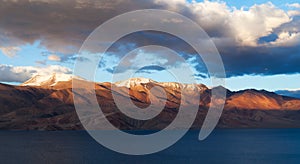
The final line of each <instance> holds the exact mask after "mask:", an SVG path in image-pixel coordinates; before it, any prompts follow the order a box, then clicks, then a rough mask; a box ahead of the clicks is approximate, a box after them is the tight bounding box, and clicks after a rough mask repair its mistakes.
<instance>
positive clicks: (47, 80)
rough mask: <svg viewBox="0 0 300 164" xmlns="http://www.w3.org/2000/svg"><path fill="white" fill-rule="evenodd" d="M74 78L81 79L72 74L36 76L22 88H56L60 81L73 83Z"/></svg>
mask: <svg viewBox="0 0 300 164" xmlns="http://www.w3.org/2000/svg"><path fill="white" fill-rule="evenodd" d="M73 78H76V79H81V78H79V77H76V76H74V75H72V74H62V73H53V74H50V75H35V76H33V77H32V78H31V79H29V80H27V81H26V82H24V83H23V84H21V86H55V85H56V84H57V83H58V82H60V81H71V80H72V79H73Z"/></svg>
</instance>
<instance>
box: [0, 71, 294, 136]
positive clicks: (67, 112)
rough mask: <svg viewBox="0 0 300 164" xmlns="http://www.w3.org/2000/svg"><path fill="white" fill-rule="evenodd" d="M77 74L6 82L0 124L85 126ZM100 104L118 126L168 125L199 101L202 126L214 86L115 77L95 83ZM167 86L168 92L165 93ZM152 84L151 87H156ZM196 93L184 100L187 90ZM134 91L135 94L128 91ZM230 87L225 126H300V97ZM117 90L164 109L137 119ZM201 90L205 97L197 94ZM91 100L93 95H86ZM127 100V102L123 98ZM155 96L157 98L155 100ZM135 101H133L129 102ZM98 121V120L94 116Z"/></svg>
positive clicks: (10, 126) (197, 123)
mask: <svg viewBox="0 0 300 164" xmlns="http://www.w3.org/2000/svg"><path fill="white" fill-rule="evenodd" d="M72 80H76V81H78V82H80V84H82V85H81V86H79V87H81V89H83V90H84V89H85V84H90V83H91V82H89V81H85V80H84V79H82V78H80V77H74V76H71V75H64V74H52V75H47V76H42V75H36V76H34V77H32V78H31V79H29V80H28V81H26V82H25V83H23V84H21V85H19V86H14V85H7V84H0V129H7V130H79V129H83V127H82V125H81V123H80V121H79V119H78V116H77V114H76V112H75V108H74V100H73V92H72ZM93 84H94V85H95V92H96V96H97V100H98V103H99V106H100V107H101V109H102V111H103V112H104V113H105V115H106V117H107V119H108V120H109V121H110V122H111V123H112V124H113V125H114V126H115V127H117V128H119V129H124V130H130V129H150V130H152V129H153V130H158V129H163V128H164V127H166V126H167V125H169V124H170V123H171V122H172V121H173V119H174V118H175V117H176V114H177V112H178V110H179V106H187V107H188V106H189V105H198V106H199V110H198V113H197V116H196V120H195V122H194V124H193V126H192V128H194V129H198V128H201V125H202V123H203V120H204V118H205V116H206V114H207V111H208V108H209V106H210V105H211V89H210V88H208V87H207V86H205V85H203V84H197V85H194V84H180V83H176V82H156V81H154V80H151V79H146V78H131V79H128V80H125V81H120V82H115V83H110V82H103V83H93ZM154 86H158V87H160V88H162V89H163V90H164V91H165V93H166V97H165V98H164V97H161V96H159V94H154V93H153V92H155V93H159V92H160V91H159V90H154V91H153V90H151V88H153V87H154ZM150 90H151V92H150ZM182 90H185V91H187V92H186V93H187V94H189V96H190V97H191V98H190V99H187V100H184V101H182V102H181V94H180V93H181V91H182ZM128 91H129V95H128V94H127V93H128ZM226 91H227V98H226V101H225V102H226V103H225V108H224V110H223V113H222V116H221V119H220V121H219V123H218V125H217V127H219V128H293V127H300V99H297V98H292V97H287V96H282V95H278V94H276V93H273V92H268V91H265V90H254V89H248V90H242V91H237V92H232V91H230V90H226ZM112 92H114V93H117V95H118V96H119V98H120V101H121V103H122V104H124V107H125V108H126V107H127V103H126V101H128V100H131V101H132V102H133V103H134V104H135V105H136V106H138V107H140V108H146V107H148V106H149V105H150V104H151V102H152V103H154V102H155V103H158V104H159V103H161V102H165V105H164V109H163V110H162V111H161V113H159V114H158V115H157V116H155V117H154V118H153V119H149V120H137V119H133V118H130V117H128V116H126V115H125V114H123V113H122V112H121V111H120V110H119V109H118V108H117V106H116V104H115V102H114V99H113V96H112ZM195 93H200V95H201V97H200V101H199V100H197V99H193V95H195ZM82 101H88V100H84V99H83V100H82ZM123 101H124V102H123ZM150 101H151V102H150ZM128 107H129V106H128ZM91 121H92V120H91Z"/></svg>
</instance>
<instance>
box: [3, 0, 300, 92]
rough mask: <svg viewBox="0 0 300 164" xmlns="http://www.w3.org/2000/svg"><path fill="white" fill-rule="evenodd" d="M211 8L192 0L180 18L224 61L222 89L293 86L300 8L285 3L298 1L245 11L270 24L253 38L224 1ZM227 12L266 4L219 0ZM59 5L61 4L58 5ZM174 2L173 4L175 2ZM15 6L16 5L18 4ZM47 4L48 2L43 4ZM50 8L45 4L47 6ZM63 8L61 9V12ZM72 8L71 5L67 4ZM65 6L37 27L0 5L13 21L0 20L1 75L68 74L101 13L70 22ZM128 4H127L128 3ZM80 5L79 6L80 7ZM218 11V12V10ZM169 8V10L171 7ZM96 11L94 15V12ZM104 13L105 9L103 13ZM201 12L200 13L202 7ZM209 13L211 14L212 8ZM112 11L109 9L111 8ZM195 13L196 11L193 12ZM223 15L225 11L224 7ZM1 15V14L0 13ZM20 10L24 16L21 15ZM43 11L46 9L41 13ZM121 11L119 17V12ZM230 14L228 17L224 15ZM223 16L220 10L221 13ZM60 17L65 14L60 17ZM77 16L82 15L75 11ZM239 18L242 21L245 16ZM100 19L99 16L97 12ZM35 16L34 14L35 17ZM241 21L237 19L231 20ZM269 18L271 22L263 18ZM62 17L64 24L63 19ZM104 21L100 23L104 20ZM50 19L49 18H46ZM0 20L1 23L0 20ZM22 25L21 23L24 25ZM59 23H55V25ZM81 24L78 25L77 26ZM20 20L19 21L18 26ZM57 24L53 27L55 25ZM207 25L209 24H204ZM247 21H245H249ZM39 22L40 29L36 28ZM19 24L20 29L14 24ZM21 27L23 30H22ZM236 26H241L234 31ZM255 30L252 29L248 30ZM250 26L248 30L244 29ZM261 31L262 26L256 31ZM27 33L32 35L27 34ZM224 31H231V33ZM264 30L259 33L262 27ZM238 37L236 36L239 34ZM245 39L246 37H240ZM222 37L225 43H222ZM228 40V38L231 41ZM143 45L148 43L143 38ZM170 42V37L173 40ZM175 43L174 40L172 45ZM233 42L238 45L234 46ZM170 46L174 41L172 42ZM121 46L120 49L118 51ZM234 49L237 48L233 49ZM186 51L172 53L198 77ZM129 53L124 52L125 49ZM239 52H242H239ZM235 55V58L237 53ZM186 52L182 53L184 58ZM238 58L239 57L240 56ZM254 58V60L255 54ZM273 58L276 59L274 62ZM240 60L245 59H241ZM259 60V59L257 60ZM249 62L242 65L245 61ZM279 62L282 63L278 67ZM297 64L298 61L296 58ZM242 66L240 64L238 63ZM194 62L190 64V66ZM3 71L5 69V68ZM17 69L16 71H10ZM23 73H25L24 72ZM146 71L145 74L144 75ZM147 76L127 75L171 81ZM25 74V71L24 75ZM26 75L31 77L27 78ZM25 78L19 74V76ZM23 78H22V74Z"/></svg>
mask: <svg viewBox="0 0 300 164" xmlns="http://www.w3.org/2000/svg"><path fill="white" fill-rule="evenodd" d="M214 2H215V3H216V4H213V3H204V2H203V1H197V2H196V3H199V4H198V6H197V7H195V6H193V7H194V8H193V7H192V6H190V5H186V4H185V6H184V8H185V10H190V11H189V12H190V13H192V14H188V15H186V16H190V15H192V16H191V17H197V18H198V17H199V19H196V21H199V22H197V23H199V24H200V25H204V27H203V28H204V30H206V31H207V33H208V35H210V36H213V41H214V42H215V43H216V46H217V48H218V49H219V51H220V53H221V56H222V58H223V59H224V66H225V69H226V71H227V72H226V73H228V78H227V80H226V81H227V82H226V83H227V85H226V87H227V88H229V89H231V90H240V89H246V88H255V89H266V90H270V91H275V90H280V89H298V88H300V86H299V80H300V76H299V73H300V71H299V69H298V68H297V61H298V60H299V59H300V50H299V48H297V47H299V45H300V44H299V43H300V42H298V41H299V39H298V38H297V37H298V34H300V33H299V32H300V31H299V28H297V27H299V26H300V24H298V23H299V22H300V21H298V20H299V16H298V15H295V14H292V13H296V14H297V11H300V8H297V7H289V6H288V5H287V4H293V3H298V2H297V1H296V0H289V1H271V3H272V4H273V5H275V7H276V8H277V9H276V12H275V9H272V6H268V5H266V6H260V7H259V9H257V10H253V11H251V12H257V13H255V14H258V16H257V19H259V18H260V15H259V14H265V15H262V16H261V17H265V18H266V19H264V20H262V21H273V20H274V22H275V24H274V23H272V22H271V23H269V24H270V28H268V29H266V32H261V30H260V29H259V28H258V31H257V33H260V32H261V34H257V33H256V32H255V31H254V32H252V33H251V31H250V32H248V33H247V27H245V26H242V25H243V24H244V23H248V22H241V23H239V22H238V19H232V18H227V17H229V16H228V15H226V14H224V12H222V11H220V10H223V8H222V6H219V5H218V4H222V2H224V1H214ZM225 2H226V4H227V7H228V8H232V7H236V8H237V9H238V10H239V9H241V8H242V7H243V8H245V10H248V9H249V8H251V7H253V5H254V4H258V5H260V4H266V3H268V2H270V1H265V0H256V1H250V0H247V1H235V0H228V1H225ZM6 3H7V5H8V6H9V5H10V3H11V4H13V3H15V2H13V1H11V2H10V1H8V2H6ZM22 3H24V4H22V5H23V6H24V5H30V4H25V2H22ZM27 3H34V2H27ZM62 3H63V2H62ZM147 3H149V5H153V3H154V2H152V1H149V2H147ZM178 3H179V2H178ZM187 3H188V2H187ZM134 4H135V5H133V6H135V7H136V9H139V8H140V6H142V5H145V6H146V5H148V4H141V3H134ZM22 5H20V6H22ZM31 5H37V7H39V8H42V7H44V6H38V5H43V4H42V3H41V4H31ZM48 5H49V4H48ZM50 5H51V3H50ZM64 5H65V9H64ZM72 5H77V4H72ZM72 5H70V4H64V3H63V4H62V5H61V6H62V7H61V8H59V9H56V8H55V7H57V6H58V5H57V4H53V6H54V7H53V10H55V12H51V8H50V9H49V11H48V12H49V13H43V12H44V11H42V10H41V11H39V12H42V13H41V14H40V15H41V16H40V17H41V18H38V20H41V19H42V20H43V19H45V20H47V19H46V18H48V17H49V16H51V15H53V14H56V15H55V21H54V20H53V22H51V21H50V22H48V23H47V24H46V23H45V25H44V26H43V24H42V23H44V22H38V21H37V20H35V19H37V18H34V17H32V14H30V12H31V11H28V10H26V7H24V8H21V9H20V10H19V12H20V13H19V15H18V13H16V14H13V13H11V12H9V7H7V10H6V9H3V8H1V7H0V14H2V15H3V14H4V13H5V15H6V17H7V19H6V20H11V19H13V20H15V21H16V22H13V21H12V22H9V21H5V19H4V20H3V19H2V20H1V19H0V45H1V46H0V65H1V67H0V70H2V71H7V70H8V71H11V73H16V70H17V71H19V70H20V69H21V70H22V71H24V70H26V69H27V67H29V66H30V67H34V68H30V69H35V70H39V69H40V68H48V67H49V66H52V65H58V66H60V67H65V68H68V69H70V70H72V69H73V66H74V65H73V64H74V59H75V58H76V52H77V51H78V50H79V48H80V45H81V43H82V42H83V41H84V39H85V38H86V37H87V36H88V34H89V33H90V32H92V31H93V29H94V28H95V27H97V25H99V24H101V21H102V22H103V19H104V18H103V19H102V18H99V20H98V21H96V20H97V19H98V17H101V14H99V16H98V17H97V16H96V15H95V14H93V11H94V10H95V13H97V12H99V11H100V13H101V11H102V10H106V9H103V8H100V9H94V8H91V13H89V14H93V15H92V16H94V17H95V18H94V19H90V18H91V16H90V18H87V17H88V16H87V17H80V18H78V19H77V18H71V16H72V14H70V15H71V16H70V15H67V14H66V12H65V11H69V12H73V8H71V7H70V6H72ZM131 5H132V4H131ZM155 5H159V6H162V8H165V9H168V10H175V11H177V12H181V11H182V10H179V9H177V7H178V4H177V2H176V3H175V1H174V2H167V1H166V2H164V3H161V4H155ZM201 5H203V6H205V7H208V8H209V7H211V6H216V8H215V10H216V11H213V12H216V13H218V14H217V18H219V19H217V20H216V23H214V21H215V20H211V25H210V26H208V27H205V25H206V24H207V22H205V21H207V20H204V19H202V17H200V16H201V14H210V13H213V12H211V11H209V10H207V11H205V12H204V11H203V13H201V12H202V11H200V10H198V8H199V6H200V7H201ZM112 6H113V7H114V8H116V9H118V10H121V11H122V12H125V11H126V10H132V9H123V8H122V7H121V6H114V4H113V2H112ZM84 7H85V6H84ZM218 7H220V9H219V8H218ZM174 8H175V9H174ZM133 9H135V8H133ZM98 10H99V11H98ZM107 10H109V9H107ZM203 10H204V9H203ZM211 10H214V8H212V9H211ZM260 10H266V11H265V12H258V11H260ZM272 10H274V14H275V13H276V14H277V15H276V17H274V18H276V20H275V19H273V18H272V13H271V12H270V11H272ZM113 11H115V10H113ZM195 11H197V12H196V13H195ZM224 11H226V9H224ZM228 11H229V12H228V13H229V14H231V16H230V17H234V16H236V15H235V14H237V12H236V13H233V11H231V9H229V10H228ZM1 12H3V13H1ZM22 12H24V13H22ZM45 12H46V11H45ZM74 12H83V13H84V10H83V11H81V10H80V11H77V9H76V10H75V9H74ZM122 12H121V13H122ZM230 12H231V13H230ZM106 13H109V11H106ZM225 13H226V12H225ZM64 14H65V15H64ZM80 14H81V15H82V13H80ZM117 14H118V13H112V14H111V15H109V14H108V16H106V17H105V19H107V18H110V17H113V16H115V15H117ZM243 14H245V17H247V15H246V13H243ZM102 15H103V14H102ZM18 16H23V17H22V18H25V19H24V20H23V21H20V20H22V19H18V18H14V17H18ZM37 17H38V16H37ZM237 18H242V17H237ZM269 18H272V19H269ZM60 19H61V20H60ZM64 19H66V20H64ZM105 19H104V20H105ZM224 19H228V21H231V22H232V24H235V26H234V27H233V26H231V25H228V27H227V28H226V29H225V27H224V29H222V28H223V26H222V25H219V24H217V23H219V22H220V23H222V20H224ZM18 20H19V21H20V22H17V21H18ZM49 20H50V19H49ZM1 21H2V22H1ZM26 21H27V22H26ZM60 21H61V22H60ZM80 21H83V22H85V24H83V23H82V22H80ZM24 22H25V23H24ZM55 23H57V24H55ZM209 23H210V22H209ZM250 23H251V22H250ZM40 24H41V25H40ZM20 25H21V26H20ZM22 25H23V26H22ZM236 26H241V27H236ZM253 27H256V26H253ZM249 28H250V27H249ZM261 28H262V29H263V28H267V27H261ZM31 29H32V32H31V31H30V30H31ZM22 30H24V33H26V31H28V34H27V33H26V35H25V34H22V33H21V32H20V34H19V33H18V32H19V31H22ZM228 30H229V31H234V34H232V32H231V33H230V32H228ZM263 30H264V29H263ZM243 32H244V33H245V35H242V33H243ZM239 34H241V35H239ZM246 35H248V36H247V37H246ZM269 35H270V36H275V38H274V39H272V40H267V39H266V42H261V43H256V42H255V41H257V40H261V39H265V38H267V37H269ZM137 36H138V37H141V36H143V37H145V36H146V37H147V36H150V37H151V38H152V40H155V41H157V40H163V39H161V38H159V39H157V38H158V37H157V34H155V35H152V34H141V35H137ZM160 37H165V36H163V35H160ZM224 38H225V39H224ZM236 38H237V40H238V41H236V40H234V39H236ZM124 40H125V41H126V43H131V41H132V38H129V39H128V40H126V39H124ZM147 41H149V40H147ZM147 41H145V40H141V41H139V40H138V41H137V42H136V41H132V42H133V43H132V45H134V46H131V47H130V48H128V47H126V44H125V46H124V42H122V41H120V45H121V46H120V45H119V46H118V45H116V49H117V50H119V51H124V49H125V51H126V49H130V50H131V49H134V48H137V47H138V45H139V44H140V43H139V42H147ZM175 41H176V39H175ZM176 42H177V41H176ZM237 42H238V43H237ZM166 45H168V46H170V47H172V44H171V43H170V45H169V43H166ZM174 45H175V43H174ZM122 46H124V47H125V48H124V47H123V49H122ZM173 47H174V48H177V46H173ZM237 47H238V48H237ZM185 49H187V48H186V47H184V46H182V47H181V46H180V47H178V51H180V52H181V55H182V56H183V57H184V58H185V59H186V60H188V61H190V62H189V63H190V64H191V65H192V67H194V68H192V69H193V71H195V74H198V73H203V72H205V70H204V69H202V68H200V67H201V60H198V59H197V60H195V61H192V57H190V56H191V54H192V53H190V52H187V51H185ZM119 51H118V52H116V51H114V53H115V54H114V55H110V54H107V57H106V63H105V66H103V67H99V69H98V71H97V74H96V81H110V80H111V79H110V78H109V77H111V73H110V72H109V71H108V70H110V69H113V66H114V65H117V62H118V60H119V59H120V57H119V56H118V55H119V53H120V52H119ZM127 51H129V50H127ZM241 52H243V53H241ZM239 53H241V54H239ZM185 54H188V55H185ZM143 55H145V56H149V54H148V53H144V54H143ZM241 55H244V56H242V57H241ZM259 55H260V56H259ZM277 58H278V59H277ZM242 59H245V60H246V61H244V60H242ZM260 60H264V61H260ZM247 61H249V62H251V65H250V64H247V63H249V62H247ZM280 61H282V64H278V63H280ZM299 61H300V60H299ZM243 62H245V63H244V64H242V63H243ZM195 63H196V64H195ZM168 64H169V66H170V68H171V69H174V68H175V67H172V64H175V62H174V61H173V63H172V62H171V61H168ZM8 66H10V67H9V69H7V67H8ZM14 67H17V68H18V69H16V68H14ZM55 70H59V71H61V72H62V73H65V72H66V71H65V69H63V70H60V69H55ZM25 72H26V71H25ZM150 72H151V73H150ZM150 72H146V73H145V72H144V73H136V74H134V75H132V76H143V77H148V78H152V79H154V80H157V81H174V80H175V78H173V76H172V75H171V74H170V73H168V71H163V70H155V69H154V70H150ZM9 73H10V72H7V73H6V74H5V73H1V74H2V75H3V76H2V78H0V81H2V82H4V83H11V84H18V83H20V82H21V81H22V80H24V78H23V79H22V80H21V79H18V78H17V76H14V78H11V77H9V79H10V80H6V79H5V77H4V75H7V74H9ZM26 73H27V74H28V71H27V72H26ZM19 74H20V72H17V74H16V75H19ZM28 75H31V74H28ZM24 77H25V76H24ZM26 77H27V76H26ZM14 79H15V80H14ZM198 82H199V83H204V84H206V85H210V80H209V78H199V80H198Z"/></svg>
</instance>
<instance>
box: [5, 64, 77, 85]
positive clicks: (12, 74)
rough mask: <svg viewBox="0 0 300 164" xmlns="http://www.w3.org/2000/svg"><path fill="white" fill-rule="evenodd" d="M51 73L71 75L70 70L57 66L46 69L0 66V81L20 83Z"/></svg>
mask: <svg viewBox="0 0 300 164" xmlns="http://www.w3.org/2000/svg"><path fill="white" fill-rule="evenodd" d="M52 73H64V74H71V73H72V70H70V69H69V68H66V67H63V66H59V65H51V66H47V67H33V66H12V65H4V64H1V65H0V75H1V76H0V81H2V82H20V83H22V82H25V81H26V80H28V79H30V78H31V77H32V76H34V75H37V74H39V75H48V74H52Z"/></svg>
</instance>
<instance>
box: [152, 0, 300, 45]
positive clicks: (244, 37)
mask: <svg viewBox="0 0 300 164" xmlns="http://www.w3.org/2000/svg"><path fill="white" fill-rule="evenodd" d="M158 2H161V1H158ZM167 4H168V6H169V9H174V8H175V7H174V6H178V3H177V2H175V3H174V2H173V1H169V3H167ZM180 4H181V8H178V7H177V8H176V10H177V12H180V13H183V14H185V15H187V16H188V17H190V18H193V19H194V20H196V21H197V22H198V23H199V24H200V25H201V26H202V27H203V28H204V29H205V30H206V31H207V32H208V34H209V35H210V36H212V37H217V38H222V39H224V42H227V41H228V38H231V39H233V40H234V41H235V44H237V45H242V46H256V45H257V40H258V39H259V38H260V37H263V36H266V35H268V34H270V33H271V32H273V30H274V29H275V28H277V27H279V26H280V25H282V24H284V23H287V22H290V21H291V20H292V19H291V17H290V16H289V14H288V13H287V12H286V11H284V10H282V9H279V8H277V7H276V6H275V5H273V4H272V3H271V2H268V3H265V4H261V5H253V6H251V7H250V8H249V9H245V8H241V9H237V8H234V7H229V6H228V5H227V4H226V3H225V2H220V1H207V0H205V1H204V2H192V3H184V4H183V3H180ZM187 12H188V13H189V14H186V13H187ZM294 14H295V13H294ZM226 40H227V41H226ZM224 42H223V43H221V44H224Z"/></svg>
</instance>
